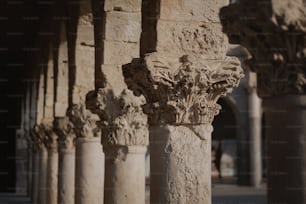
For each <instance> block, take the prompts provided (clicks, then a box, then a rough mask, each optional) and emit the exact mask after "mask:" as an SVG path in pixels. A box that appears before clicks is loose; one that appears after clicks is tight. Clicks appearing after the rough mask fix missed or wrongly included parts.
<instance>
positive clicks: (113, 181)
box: [104, 146, 147, 204]
mask: <svg viewBox="0 0 306 204" xmlns="http://www.w3.org/2000/svg"><path fill="white" fill-rule="evenodd" d="M146 150H147V148H146V147H142V146H121V147H120V146H119V147H108V148H105V157H106V158H105V190H104V192H105V197H104V203H105V204H120V203H131V204H132V203H133V204H144V203H145V168H144V167H145V153H146Z"/></svg>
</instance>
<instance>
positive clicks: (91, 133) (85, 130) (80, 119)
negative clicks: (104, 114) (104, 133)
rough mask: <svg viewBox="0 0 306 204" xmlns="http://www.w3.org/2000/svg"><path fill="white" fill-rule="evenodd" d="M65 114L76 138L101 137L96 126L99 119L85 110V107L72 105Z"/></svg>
mask: <svg viewBox="0 0 306 204" xmlns="http://www.w3.org/2000/svg"><path fill="white" fill-rule="evenodd" d="M67 114H68V117H69V118H70V121H71V122H72V124H73V126H74V132H75V134H76V136H77V137H82V138H88V139H90V138H99V137H101V131H100V128H99V127H98V125H97V122H98V121H99V117H98V115H96V114H93V113H92V112H91V111H90V110H88V109H86V107H85V105H83V104H76V105H73V106H71V107H70V108H69V109H68V111H67Z"/></svg>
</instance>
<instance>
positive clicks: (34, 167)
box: [31, 128, 40, 203]
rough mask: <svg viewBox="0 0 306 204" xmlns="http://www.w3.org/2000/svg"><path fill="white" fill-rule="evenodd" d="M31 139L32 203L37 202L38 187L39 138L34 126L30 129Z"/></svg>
mask: <svg viewBox="0 0 306 204" xmlns="http://www.w3.org/2000/svg"><path fill="white" fill-rule="evenodd" d="M31 139H32V142H31V143H32V154H33V157H32V182H31V189H32V191H31V193H32V194H31V201H32V203H38V187H39V166H40V165H39V163H40V156H39V145H38V144H39V140H38V135H37V133H36V132H35V128H32V129H31Z"/></svg>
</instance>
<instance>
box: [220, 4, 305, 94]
mask: <svg viewBox="0 0 306 204" xmlns="http://www.w3.org/2000/svg"><path fill="white" fill-rule="evenodd" d="M220 13H221V19H222V24H223V31H224V32H225V33H226V34H228V36H229V40H230V41H231V42H232V43H239V44H241V45H242V46H244V47H246V48H247V49H248V50H249V52H250V53H251V54H252V59H249V60H248V61H247V63H248V65H249V66H250V67H251V68H252V69H253V71H256V72H257V74H258V75H257V76H258V93H259V95H260V96H261V97H270V96H277V95H285V94H305V92H306V71H305V68H304V66H305V57H306V51H305V44H306V35H305V32H306V27H305V22H306V18H305V5H304V3H303V1H299V0H297V1H296V0H284V1H266V2H265V4H264V6H263V3H262V2H261V3H260V2H258V1H254V2H251V1H239V2H237V3H235V4H231V5H230V6H227V7H224V8H222V9H221V12H220ZM242 16H243V18H242Z"/></svg>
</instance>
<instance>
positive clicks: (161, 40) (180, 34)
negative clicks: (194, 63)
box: [157, 20, 228, 59]
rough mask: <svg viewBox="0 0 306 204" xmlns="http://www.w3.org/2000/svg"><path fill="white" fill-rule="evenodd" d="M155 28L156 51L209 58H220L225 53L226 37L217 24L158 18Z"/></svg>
mask: <svg viewBox="0 0 306 204" xmlns="http://www.w3.org/2000/svg"><path fill="white" fill-rule="evenodd" d="M157 30H158V32H157V51H158V52H166V53H171V54H174V55H181V54H199V55H205V56H206V58H210V59H220V58H224V56H225V55H226V51H227V44H228V43H227V37H226V36H225V35H224V34H223V33H222V31H221V26H220V25H219V24H211V23H191V22H186V23H184V22H169V21H163V20H160V21H159V22H158V24H157ZM160 31H163V32H160Z"/></svg>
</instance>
